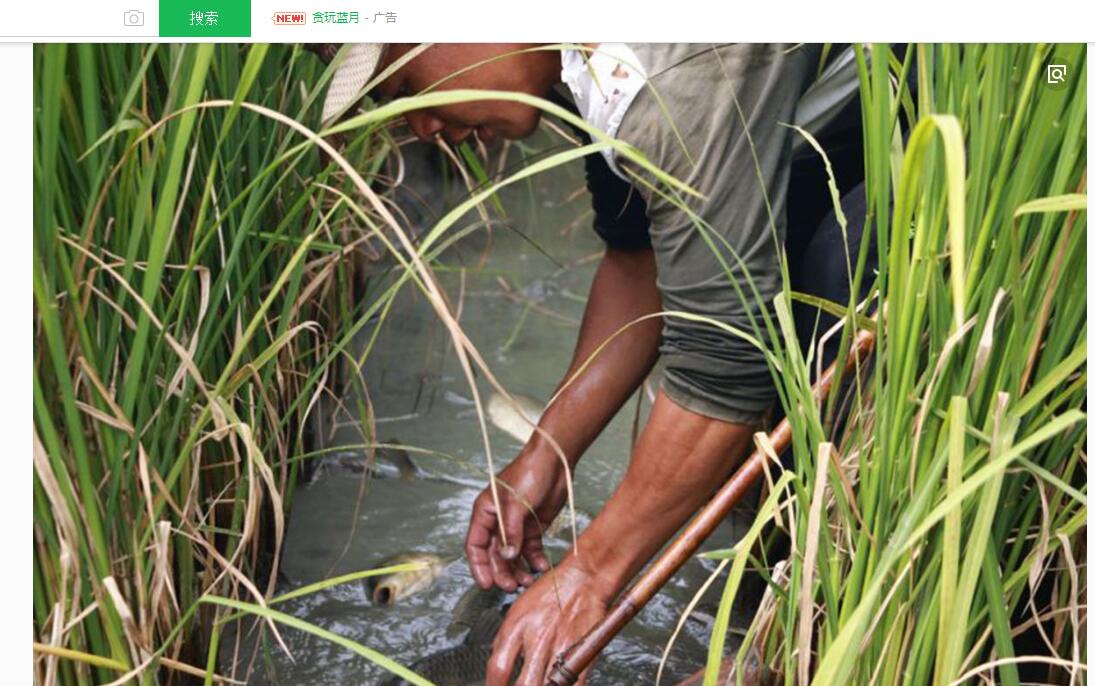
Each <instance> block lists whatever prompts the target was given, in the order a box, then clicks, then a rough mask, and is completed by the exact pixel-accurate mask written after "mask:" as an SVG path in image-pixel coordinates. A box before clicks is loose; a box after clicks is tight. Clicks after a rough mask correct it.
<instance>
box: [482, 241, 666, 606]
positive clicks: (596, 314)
mask: <svg viewBox="0 0 1095 686" xmlns="http://www.w3.org/2000/svg"><path fill="white" fill-rule="evenodd" d="M655 274H656V270H655V266H654V254H653V251H652V250H650V249H639V250H618V249H613V248H609V249H608V250H607V251H606V253H605V256H604V257H603V258H602V260H601V264H600V266H599V267H598V268H597V273H596V275H595V276H594V278H593V285H592V287H591V288H590V294H589V301H588V302H587V303H586V309H585V314H584V315H583V317H582V325H581V329H580V331H579V334H578V343H577V346H576V348H575V351H574V357H573V359H572V361H571V364H570V369H569V370H568V371H567V373H566V376H565V377H564V380H563V382H562V383H561V384H560V387H561V386H562V385H563V384H566V383H567V381H570V380H571V379H572V378H573V380H572V381H571V382H570V385H569V386H567V388H566V390H565V391H563V393H562V394H560V395H559V397H558V398H557V399H556V400H555V402H553V403H552V404H551V407H549V408H548V409H547V411H546V412H545V413H544V416H543V417H542V418H541V420H540V424H539V426H540V428H541V429H543V430H544V431H546V432H547V433H549V434H551V436H552V438H554V439H555V441H556V442H557V443H558V445H559V447H560V448H561V449H562V451H563V454H564V455H565V456H566V458H567V462H568V463H569V465H570V466H571V467H573V466H574V465H575V464H576V463H577V461H578V458H579V457H580V456H581V455H582V453H583V452H585V450H586V448H588V447H589V444H590V443H592V442H593V440H594V439H595V438H596V437H597V435H598V434H599V433H600V432H601V430H602V429H603V428H604V426H605V425H606V424H607V423H608V422H609V420H611V419H612V417H613V416H615V414H616V412H618V411H619V409H620V407H621V406H622V405H623V404H624V403H625V402H626V401H627V399H628V397H630V395H631V394H632V393H633V392H634V390H635V389H636V388H637V387H638V385H639V384H640V383H642V380H643V379H644V378H646V375H647V374H648V373H649V372H650V368H651V367H652V366H653V364H654V361H655V360H656V359H657V355H658V343H659V341H660V332H661V326H662V322H661V319H660V318H651V319H648V320H645V321H642V322H639V323H637V324H635V325H634V326H631V327H630V328H628V329H627V330H626V331H624V332H623V333H621V334H620V335H619V336H617V337H616V338H615V339H613V340H612V342H611V343H609V344H608V345H606V346H605V347H604V349H602V350H601V351H600V353H599V354H598V355H597V357H596V358H594V359H593V361H592V362H590V363H589V365H588V366H586V368H585V369H584V371H582V373H581V374H578V370H579V369H581V367H582V365H583V364H584V363H585V362H586V361H587V360H589V358H590V356H591V355H593V353H594V352H596V351H597V348H598V347H599V346H600V345H601V344H602V343H604V342H605V341H606V340H608V339H609V338H610V337H611V336H612V334H614V333H616V332H617V331H619V330H620V329H621V328H622V327H624V326H626V325H627V324H628V323H630V322H632V321H634V320H636V319H638V318H640V317H642V316H644V315H649V314H652V313H654V312H658V311H659V310H660V309H661V299H660V297H659V295H658V289H657V286H656V282H655ZM576 374H577V376H575V375H576ZM563 475H564V470H563V466H562V464H561V463H560V461H559V457H558V455H557V454H556V452H555V450H554V449H553V448H552V446H551V444H550V443H549V442H548V441H547V440H545V439H544V438H542V437H541V436H540V435H539V434H533V437H532V438H531V439H530V440H529V442H528V444H526V445H525V447H524V449H523V450H522V451H521V453H520V454H519V455H518V456H517V458H516V459H514V461H513V462H511V463H510V464H509V465H508V466H507V467H506V468H505V469H504V470H502V472H501V473H500V474H499V475H498V476H499V478H500V479H502V480H503V481H504V482H505V483H506V484H508V485H509V486H510V487H511V488H512V489H513V492H510V491H509V490H508V489H499V500H500V502H501V505H502V521H503V525H504V526H505V529H506V543H507V545H506V546H505V547H503V546H502V544H501V537H500V535H499V533H498V515H497V511H496V509H495V505H494V501H493V499H492V498H491V495H490V493H489V491H484V492H483V493H482V494H480V496H479V497H478V498H477V499H476V501H475V505H474V507H473V509H472V517H471V524H470V526H469V527H468V536H467V539H466V541H465V550H466V552H467V555H468V563H469V565H470V567H471V572H472V576H473V577H474V578H475V580H476V582H478V583H479V585H480V586H482V587H483V588H490V587H491V586H492V585H498V586H499V587H501V588H503V589H505V590H507V591H513V590H515V589H516V588H517V585H518V584H521V585H526V586H527V585H529V584H531V583H532V575H531V574H530V573H529V572H528V570H526V569H525V568H524V566H523V565H522V564H521V563H520V559H519V558H523V559H524V560H525V561H526V562H527V563H528V565H529V566H530V567H531V568H532V569H536V570H538V571H545V570H546V569H547V568H548V564H547V558H546V557H545V556H544V554H543V543H542V539H541V533H540V527H539V525H537V523H536V520H535V519H534V518H533V517H532V516H531V515H532V513H530V511H529V508H528V507H527V506H526V505H525V504H524V503H522V502H521V499H523V500H524V501H525V502H527V503H529V504H530V505H531V506H532V509H533V512H534V513H535V515H536V518H538V519H539V520H540V522H541V523H542V524H543V525H545V526H546V524H547V522H548V521H550V520H551V519H554V517H555V516H556V514H558V512H559V509H560V508H561V507H562V505H563V502H564V501H565V499H566V482H565V480H564V478H563ZM518 495H519V496H520V498H518V497H517V496H518Z"/></svg>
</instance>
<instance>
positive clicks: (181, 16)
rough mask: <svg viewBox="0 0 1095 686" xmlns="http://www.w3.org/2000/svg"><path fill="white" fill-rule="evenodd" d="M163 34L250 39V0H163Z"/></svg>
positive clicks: (161, 20)
mask: <svg viewBox="0 0 1095 686" xmlns="http://www.w3.org/2000/svg"><path fill="white" fill-rule="evenodd" d="M160 36H161V37H180V38H207V37H208V38H211V37H221V38H223V37H230V38H250V37H251V2H250V0H160Z"/></svg>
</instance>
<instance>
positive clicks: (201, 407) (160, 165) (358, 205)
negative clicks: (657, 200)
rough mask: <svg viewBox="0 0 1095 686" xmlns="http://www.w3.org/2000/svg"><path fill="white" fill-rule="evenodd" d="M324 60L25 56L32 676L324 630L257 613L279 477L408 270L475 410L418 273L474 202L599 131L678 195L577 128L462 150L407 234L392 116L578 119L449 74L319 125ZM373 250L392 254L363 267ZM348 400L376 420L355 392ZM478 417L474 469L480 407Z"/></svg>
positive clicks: (445, 310)
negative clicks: (493, 168) (450, 194)
mask: <svg viewBox="0 0 1095 686" xmlns="http://www.w3.org/2000/svg"><path fill="white" fill-rule="evenodd" d="M414 54H415V53H414V52H413V51H412V53H410V54H409V55H408V56H406V57H405V58H404V59H410V58H412V57H413V55H414ZM397 67H398V63H397V64H396V65H394V66H393V67H392V68H397ZM329 78H330V70H329V69H327V68H326V67H325V66H324V65H323V64H322V63H321V62H320V61H318V60H317V59H316V58H315V57H314V56H312V55H309V54H308V53H307V51H305V50H303V49H302V48H300V47H294V46H268V45H258V44H256V45H252V46H233V45H187V46H174V45H149V46H136V45H132V46H123V45H103V46H92V45H76V46H66V45H49V46H38V47H36V49H35V85H36V88H35V107H36V125H35V140H34V144H35V145H34V151H35V154H34V163H35V169H34V188H35V194H34V199H33V201H34V210H35V223H34V269H33V272H34V297H35V321H34V326H35V341H36V358H35V364H34V403H35V405H34V417H35V426H34V459H35V482H34V533H35V542H34V545H35V555H34V559H35V569H34V573H35V585H34V607H35V619H34V634H35V642H34V649H35V655H36V669H37V673H36V676H37V678H38V679H39V681H40V682H41V683H45V684H52V683H65V684H69V683H72V684H90V683H105V682H112V681H116V682H117V683H126V682H129V681H139V682H141V683H149V684H156V683H170V682H176V681H178V680H179V679H181V678H184V677H186V676H187V675H190V676H198V677H203V678H204V679H205V680H206V682H207V683H211V682H220V681H224V680H225V677H223V676H221V675H218V674H217V673H216V672H217V669H218V657H217V656H218V648H219V641H220V638H221V635H222V629H223V627H224V624H225V623H226V622H228V621H234V620H236V619H238V618H239V617H240V616H241V614H240V613H241V612H246V613H251V614H254V615H256V616H259V617H261V618H263V619H264V620H266V621H267V622H268V623H267V626H268V627H269V629H270V630H271V631H270V634H271V635H272V636H273V638H274V640H275V641H280V635H279V630H278V629H277V625H278V624H282V625H285V626H289V627H292V628H293V629H298V630H305V631H312V632H313V633H321V632H322V630H321V629H319V627H315V626H312V625H309V624H307V623H306V622H303V621H301V620H299V619H297V618H291V617H288V616H286V615H283V614H282V613H279V612H277V611H276V610H273V609H272V608H271V607H270V605H272V604H274V603H275V602H277V601H278V600H279V598H276V597H271V595H272V592H273V589H274V584H275V578H276V570H277V566H278V552H279V550H280V545H281V540H282V535H283V532H284V528H285V516H286V512H287V511H288V508H289V506H290V504H291V500H292V494H293V487H294V484H295V483H296V481H297V477H298V473H299V471H300V470H301V468H302V465H304V464H306V461H307V459H308V458H310V457H314V456H315V455H316V452H315V451H309V449H308V448H307V443H309V441H307V438H308V437H307V435H306V434H307V430H306V427H307V426H309V422H310V417H311V414H310V413H311V411H312V409H313V408H314V407H315V406H316V404H317V401H318V398H319V397H320V395H321V394H323V393H325V392H329V388H330V386H331V385H332V376H333V375H334V374H336V372H338V370H339V369H341V370H343V372H344V373H345V372H346V371H348V376H349V378H348V379H346V381H347V382H349V383H358V382H359V379H358V378H357V375H356V374H355V373H354V372H355V370H356V369H358V368H359V367H360V365H361V364H363V363H364V358H365V356H367V354H368V349H366V351H365V352H364V353H363V354H362V355H361V356H360V357H358V358H355V357H354V356H353V355H351V354H349V353H348V352H347V346H348V345H349V343H350V342H351V340H352V339H353V337H354V336H355V334H356V333H357V332H359V331H360V330H362V329H363V328H365V327H367V326H369V327H378V326H380V325H381V324H382V323H383V321H384V320H385V318H386V317H387V315H388V313H389V311H390V305H391V303H392V302H393V297H394V295H395V294H396V293H397V292H398V290H399V289H400V288H402V287H404V286H406V285H412V286H414V287H416V288H418V289H420V290H421V291H422V292H423V293H424V294H425V295H426V296H427V297H428V298H429V300H430V302H431V304H432V305H433V306H434V307H435V309H436V311H437V313H438V315H439V317H440V318H441V319H442V321H443V322H444V323H445V324H446V326H447V327H448V329H449V333H450V334H451V336H452V339H453V341H454V344H455V346H454V347H455V350H456V352H457V355H458V357H459V358H460V360H461V362H462V363H463V365H464V368H465V370H466V371H467V374H468V379H469V383H471V389H472V393H473V395H474V396H475V398H476V402H477V404H480V403H479V399H478V395H477V391H476V386H475V384H474V383H473V375H472V365H475V366H476V367H477V368H478V369H479V370H480V372H481V373H483V375H484V376H485V378H486V379H487V380H488V381H489V382H491V383H492V384H493V385H495V387H497V388H499V389H501V387H500V386H499V385H498V383H497V380H496V379H495V378H494V377H493V375H492V374H491V373H490V371H489V369H488V368H487V367H486V365H485V363H484V361H483V358H482V356H481V355H479V353H478V351H477V350H476V349H475V347H474V346H473V345H472V344H471V342H470V341H469V340H468V338H467V336H466V335H465V334H464V332H463V331H462V330H461V329H460V326H459V324H458V322H457V321H456V319H455V317H454V316H453V313H452V312H451V310H450V308H449V305H448V302H447V300H446V297H445V295H444V293H443V292H442V291H441V290H440V288H439V286H438V284H437V282H436V280H435V279H434V277H433V275H432V271H431V268H430V264H431V263H432V262H433V261H434V260H435V259H436V258H437V256H438V255H439V254H441V253H442V252H443V251H444V250H445V249H446V248H447V247H449V246H450V245H452V244H453V243H454V242H455V241H457V240H459V239H460V238H461V237H462V236H464V235H466V234H467V233H468V232H469V231H471V230H475V229H476V228H477V226H478V227H479V228H481V227H482V226H483V225H485V224H486V222H479V223H478V224H474V225H472V226H466V225H465V223H464V222H463V218H464V216H465V215H467V214H468V213H469V212H471V211H473V210H482V208H483V207H484V203H485V201H490V202H491V203H494V202H495V200H494V195H495V193H496V192H497V191H498V190H499V189H500V188H502V187H504V186H506V185H509V184H514V183H519V182H524V181H526V180H527V179H529V178H531V177H532V176H533V175H535V174H537V173H539V172H541V171H544V170H547V169H551V168H553V167H555V166H557V165H560V164H566V163H568V162H571V161H573V160H576V159H578V158H580V157H581V156H582V155H585V154H590V153H597V152H598V151H599V150H600V149H602V148H605V147H608V146H612V147H615V148H617V150H618V151H619V152H620V154H622V155H624V156H626V157H627V158H629V159H631V160H633V161H634V162H636V163H637V164H638V165H640V166H642V167H645V168H647V169H648V170H649V171H650V172H651V173H652V174H653V176H654V178H657V179H659V180H661V181H662V182H664V183H665V184H666V185H667V186H668V187H671V188H675V189H677V190H678V191H680V192H685V193H687V192H693V191H690V189H688V188H687V186H684V185H683V184H681V183H679V182H676V181H674V180H672V179H670V178H669V177H667V176H666V175H664V174H662V173H661V172H660V171H659V170H657V169H654V168H653V167H652V166H651V165H650V164H649V162H647V161H646V160H645V159H643V158H642V157H641V155H639V154H638V153H637V152H636V151H635V150H634V149H632V148H630V146H627V145H625V144H622V143H620V142H617V141H611V140H607V139H605V137H604V136H603V134H600V133H599V132H595V131H592V130H590V133H591V135H593V137H594V139H595V140H594V142H593V143H591V144H589V145H586V146H582V147H577V148H571V149H566V150H564V151H562V152H557V153H555V154H552V155H549V156H546V157H544V158H542V159H538V160H535V161H533V162H531V163H530V164H528V165H527V166H525V167H523V168H522V169H520V170H519V171H517V172H515V173H512V174H510V175H509V176H508V177H506V178H504V179H501V180H498V181H495V182H492V183H485V182H486V181H487V180H486V178H485V176H484V174H483V172H482V169H481V168H477V166H476V165H475V164H474V154H473V153H472V151H470V150H469V149H467V148H466V147H465V148H463V149H462V150H461V151H460V153H461V155H462V157H463V160H464V161H465V163H467V165H468V166H469V167H470V168H471V173H470V174H468V173H467V172H463V173H465V174H466V177H465V178H467V179H468V182H469V184H472V185H474V183H476V182H478V183H479V184H480V185H479V186H475V187H474V188H473V193H472V194H471V195H470V196H469V197H467V198H466V199H465V200H464V201H463V202H461V203H459V204H458V205H457V206H456V207H455V208H453V209H452V210H451V211H450V212H449V213H447V214H446V215H445V216H443V217H441V218H440V219H438V221H437V222H436V223H435V224H433V225H432V226H431V227H429V230H428V231H426V232H424V233H423V234H422V235H421V236H417V237H414V236H413V233H412V231H411V227H408V226H406V222H404V221H401V214H400V211H399V209H398V208H397V207H395V206H394V205H393V203H392V202H391V200H390V199H387V198H386V194H387V192H388V190H389V189H390V188H391V187H392V186H393V185H394V184H395V183H396V181H397V180H398V179H397V177H398V164H396V163H395V161H397V160H396V159H395V158H397V155H398V153H399V150H398V144H397V142H396V141H395V140H393V138H392V136H391V133H390V130H389V128H390V127H389V124H390V123H391V122H393V121H395V120H397V119H398V117H399V115H400V114H402V113H403V112H405V111H407V110H409V109H414V108H420V107H430V106H436V105H441V104H445V103H448V102H459V101H466V100H473V99H480V98H489V99H510V100H517V101H521V102H526V103H527V104H532V105H534V106H538V107H541V108H543V109H545V110H547V111H550V112H552V113H553V114H555V115H556V116H558V117H560V118H562V119H569V120H570V122H571V123H573V124H575V125H577V126H580V127H584V128H587V129H589V127H588V125H585V124H584V123H583V122H581V121H580V120H578V119H577V118H576V117H574V115H571V114H569V113H567V112H565V111H563V110H562V109H561V108H559V107H558V106H556V105H552V104H551V103H548V102H547V101H544V100H541V99H539V98H534V97H531V96H526V95H523V94H516V93H492V92H486V91H483V92H477V91H446V92H437V93H425V94H422V95H420V96H417V97H412V98H402V99H399V100H396V101H394V102H392V103H389V104H386V105H383V106H380V107H368V106H367V107H366V109H365V111H364V112H363V113H360V114H357V115H356V116H348V118H347V119H345V120H344V121H342V122H341V123H339V124H337V125H336V126H333V127H331V128H329V129H328V130H326V131H324V132H323V137H320V136H318V135H317V134H316V133H315V130H316V129H318V128H319V127H318V121H317V120H318V118H319V109H320V108H319V103H318V101H319V100H320V98H321V95H322V93H323V92H324V89H325V86H326V84H327V81H328V80H329ZM378 78H382V75H381V77H378ZM349 114H350V115H353V113H349ZM450 152H451V151H450ZM452 157H453V158H455V154H453V155H452ZM496 207H497V206H496ZM377 246H379V247H380V248H382V249H383V250H384V251H385V252H386V253H387V254H388V255H389V256H390V258H391V259H389V260H388V262H387V265H388V267H377V268H373V269H370V270H362V269H360V268H359V267H360V264H359V263H360V262H361V258H362V252H365V253H368V254H372V255H375V254H376V253H375V248H376V247H377ZM389 267H390V268H389ZM363 271H368V278H365V276H364V275H363V274H362V272H363ZM363 283H365V285H364V286H363V285H362V284H363ZM355 284H356V286H355ZM342 361H345V362H346V364H345V365H341V366H340V364H339V363H340V362H342ZM503 392H504V391H503ZM355 409H356V410H357V411H358V412H359V414H360V415H361V420H362V425H363V426H368V425H369V421H368V420H369V416H368V415H369V408H367V407H358V408H355ZM479 409H480V410H481V409H482V408H481V407H480V408H479ZM479 421H480V424H481V426H482V433H483V439H484V446H485V450H486V454H487V460H488V465H490V464H491V450H490V444H489V440H488V438H487V433H486V425H485V420H484V419H483V413H482V411H480V412H479ZM363 438H364V439H365V441H366V443H368V441H370V440H371V439H372V437H371V436H365V437H363ZM493 483H494V482H493V480H492V484H493ZM355 578H357V577H355ZM345 581H346V579H342V578H340V579H332V580H329V583H331V584H333V583H343V582H345ZM322 635H324V636H326V637H327V638H331V639H332V640H336V641H337V642H339V643H341V644H342V645H345V646H346V647H348V648H349V649H351V650H354V651H355V652H357V653H358V654H359V655H361V656H363V657H365V658H367V659H372V660H375V661H377V662H379V663H381V664H383V665H384V666H385V667H386V668H388V669H389V670H391V671H395V672H397V673H400V674H402V675H403V676H404V677H405V678H407V679H409V680H411V681H414V682H416V683H418V682H422V680H421V679H418V680H417V681H415V679H416V677H415V675H413V674H412V673H410V672H409V671H407V670H406V669H405V668H402V667H400V666H399V665H396V664H395V663H393V662H391V661H390V660H388V659H387V658H385V657H384V656H383V655H379V654H377V653H376V652H375V651H371V650H370V649H368V648H367V647H366V646H360V645H358V644H354V643H353V642H351V641H347V640H346V639H342V638H339V637H333V636H330V635H328V634H327V633H326V632H323V633H322ZM231 667H233V668H234V666H231ZM422 683H424V682H422Z"/></svg>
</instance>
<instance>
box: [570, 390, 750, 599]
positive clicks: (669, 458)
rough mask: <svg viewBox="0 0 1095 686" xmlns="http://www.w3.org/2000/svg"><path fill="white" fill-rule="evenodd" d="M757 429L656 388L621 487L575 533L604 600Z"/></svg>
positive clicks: (726, 470)
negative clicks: (696, 410) (681, 402)
mask: <svg viewBox="0 0 1095 686" xmlns="http://www.w3.org/2000/svg"><path fill="white" fill-rule="evenodd" d="M753 431H754V427H751V426H747V425H744V424H732V423H728V422H723V421H719V420H716V419H711V418H709V417H705V416H703V415H699V414H696V413H694V412H691V411H689V410H686V409H684V408H682V407H680V406H679V405H677V404H676V403H674V402H673V401H672V400H670V399H669V397H668V396H666V395H665V394H664V393H661V392H659V393H658V398H657V401H656V402H655V404H654V409H653V411H652V412H651V416H650V420H649V421H648V423H647V425H646V428H645V429H644V430H643V433H642V436H641V438H640V439H639V443H638V445H637V446H636V447H635V452H634V454H633V456H632V459H631V464H630V465H629V466H628V470H627V473H626V474H625V475H624V478H623V480H622V481H621V483H620V486H619V488H617V489H616V492H615V493H614V494H613V495H612V497H611V498H609V500H608V501H607V502H606V503H605V506H604V508H603V509H602V510H601V512H600V514H599V515H598V516H597V518H596V519H594V521H593V522H592V523H591V524H590V526H589V528H588V529H587V530H586V531H585V532H584V533H583V534H582V535H581V537H580V538H579V539H578V549H579V553H580V556H581V559H580V560H574V559H568V561H569V562H572V563H575V562H577V563H580V564H581V566H582V567H583V568H585V569H586V570H587V571H588V572H589V574H590V575H591V576H592V577H594V578H595V579H596V581H595V585H596V586H597V592H598V593H599V594H600V595H602V596H603V597H604V598H605V600H606V602H607V601H609V600H611V599H612V598H613V597H614V596H615V595H616V594H617V593H619V592H620V591H621V590H623V588H624V587H625V586H626V585H627V583H628V581H630V579H631V578H632V577H633V576H634V575H635V574H636V573H638V571H639V570H640V569H642V567H643V565H644V564H646V562H647V561H648V560H649V559H650V558H651V556H653V555H654V553H655V552H657V551H658V550H659V549H660V548H661V547H662V545H664V544H665V542H666V541H668V540H669V537H670V536H672V535H673V534H674V533H675V532H676V531H677V530H678V529H679V528H680V527H681V526H682V525H683V524H684V523H685V522H686V521H688V519H689V518H690V517H691V516H692V514H693V513H694V512H695V511H696V510H698V509H699V507H700V506H701V505H702V504H703V503H704V502H706V501H707V500H708V498H710V496H711V494H712V493H713V492H714V491H715V489H716V488H718V487H719V486H720V485H721V484H722V483H723V482H724V481H725V480H726V479H727V478H728V477H729V475H730V473H731V472H732V471H733V469H734V468H735V467H737V465H738V464H739V463H740V461H741V456H742V454H743V453H744V452H745V450H746V448H747V447H748V446H749V443H750V440H751V438H752V435H753Z"/></svg>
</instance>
